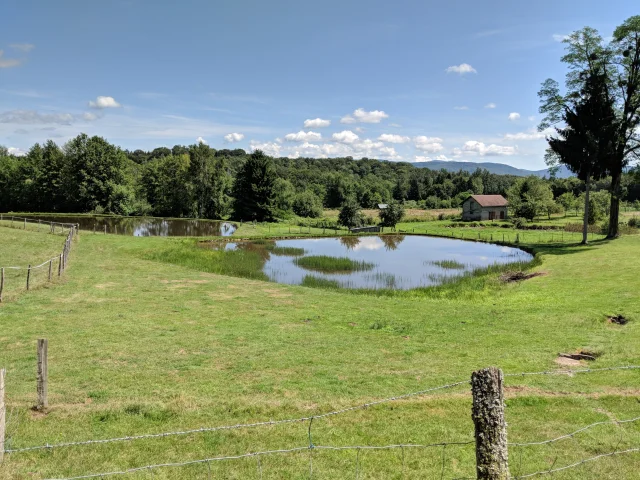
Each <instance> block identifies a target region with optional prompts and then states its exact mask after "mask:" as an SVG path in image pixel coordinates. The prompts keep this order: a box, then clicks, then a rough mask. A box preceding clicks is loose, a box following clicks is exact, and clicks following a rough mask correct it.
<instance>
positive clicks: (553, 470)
mask: <svg viewBox="0 0 640 480" xmlns="http://www.w3.org/2000/svg"><path fill="white" fill-rule="evenodd" d="M634 452H640V447H636V448H628V449H626V450H614V451H613V452H609V453H601V454H600V455H596V456H595V457H589V458H585V459H583V460H581V461H579V462H576V463H572V464H571V465H565V466H564V467H558V468H553V467H552V468H550V469H549V470H540V471H538V472H533V473H527V474H526V475H520V476H517V477H514V480H518V479H520V478H531V477H536V476H538V475H552V474H554V473H556V472H561V471H562V470H568V469H570V468H575V467H579V466H580V465H584V464H585V463H589V462H593V461H595V460H599V459H601V458H605V457H613V456H614V455H623V454H625V453H634Z"/></svg>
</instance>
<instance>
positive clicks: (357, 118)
mask: <svg viewBox="0 0 640 480" xmlns="http://www.w3.org/2000/svg"><path fill="white" fill-rule="evenodd" d="M385 118H389V115H387V114H386V113H385V112H383V111H382V110H372V111H370V112H367V111H366V110H365V109H364V108H358V109H356V110H354V111H353V113H352V114H351V115H345V116H344V117H342V118H341V119H340V123H346V124H350V123H358V122H360V123H380V122H381V121H382V120H384V119H385Z"/></svg>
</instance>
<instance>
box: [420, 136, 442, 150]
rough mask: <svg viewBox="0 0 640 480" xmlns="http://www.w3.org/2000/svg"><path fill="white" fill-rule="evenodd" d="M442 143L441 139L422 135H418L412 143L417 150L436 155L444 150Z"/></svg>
mask: <svg viewBox="0 0 640 480" xmlns="http://www.w3.org/2000/svg"><path fill="white" fill-rule="evenodd" d="M442 142H443V140H442V139H441V138H438V137H426V136H424V135H420V136H418V137H415V138H414V139H413V143H414V145H415V147H416V148H417V149H418V150H422V151H423V152H429V153H436V152H441V151H442V150H444V147H443V146H442Z"/></svg>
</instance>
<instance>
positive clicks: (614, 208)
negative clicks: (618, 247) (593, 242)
mask: <svg viewBox="0 0 640 480" xmlns="http://www.w3.org/2000/svg"><path fill="white" fill-rule="evenodd" d="M621 177H622V170H620V171H616V172H612V174H611V207H610V208H609V232H608V233H607V238H617V237H619V236H620V233H619V231H618V222H619V221H620V194H621V191H620V190H621V189H620V181H621Z"/></svg>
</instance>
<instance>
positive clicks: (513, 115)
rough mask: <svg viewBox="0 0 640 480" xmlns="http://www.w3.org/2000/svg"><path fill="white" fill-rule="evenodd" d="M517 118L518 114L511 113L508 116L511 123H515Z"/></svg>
mask: <svg viewBox="0 0 640 480" xmlns="http://www.w3.org/2000/svg"><path fill="white" fill-rule="evenodd" d="M519 118H520V114H519V113H518V112H511V113H510V114H509V120H510V121H512V122H515V121H516V120H518V119H519Z"/></svg>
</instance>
